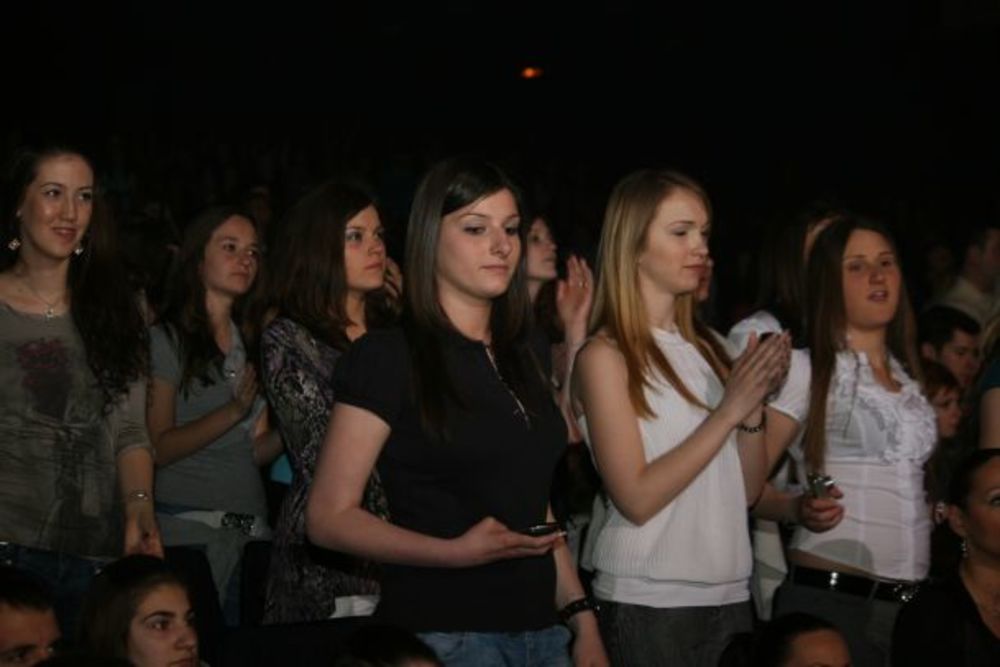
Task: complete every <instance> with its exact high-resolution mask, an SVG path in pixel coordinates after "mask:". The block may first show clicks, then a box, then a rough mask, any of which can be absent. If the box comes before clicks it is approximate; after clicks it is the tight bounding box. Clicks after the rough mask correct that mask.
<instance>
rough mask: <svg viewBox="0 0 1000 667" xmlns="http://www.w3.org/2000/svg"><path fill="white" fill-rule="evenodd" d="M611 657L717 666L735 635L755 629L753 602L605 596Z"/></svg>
mask: <svg viewBox="0 0 1000 667" xmlns="http://www.w3.org/2000/svg"><path fill="white" fill-rule="evenodd" d="M600 603H601V612H600V614H598V621H599V622H600V624H601V637H602V638H603V639H604V648H605V649H606V650H607V652H608V659H610V660H611V664H612V665H616V666H621V667H660V666H661V665H669V666H670V667H716V666H717V665H718V664H719V658H720V657H721V656H722V652H723V651H724V650H725V648H726V645H727V644H728V643H729V641H730V640H731V639H732V638H733V635H736V634H739V633H741V632H750V631H751V630H752V629H753V616H752V614H751V611H750V603H749V602H739V603H737V604H728V605H723V606H721V607H676V608H659V607H645V606H642V605H636V604H624V603H619V602H608V601H605V600H601V601H600Z"/></svg>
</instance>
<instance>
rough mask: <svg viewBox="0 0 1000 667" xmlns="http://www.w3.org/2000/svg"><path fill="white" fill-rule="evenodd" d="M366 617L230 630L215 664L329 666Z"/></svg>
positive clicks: (235, 666)
mask: <svg viewBox="0 0 1000 667" xmlns="http://www.w3.org/2000/svg"><path fill="white" fill-rule="evenodd" d="M370 622H371V619H370V618H366V617H360V618H344V619H336V620H332V621H316V622H313V623H296V624H293V625H262V626H259V627H242V628H235V629H232V630H230V631H229V632H228V633H227V634H226V637H225V639H224V640H223V643H222V650H221V652H220V655H219V659H218V660H217V661H216V662H213V663H212V664H213V665H214V666H215V667H270V666H271V665H276V666H282V667H283V666H285V665H295V667H312V666H313V665H316V666H317V667H318V666H320V665H322V666H323V667H330V665H332V664H333V661H334V659H335V658H336V657H337V656H338V655H339V654H340V653H341V652H343V647H344V644H345V641H346V640H347V638H348V637H350V636H351V634H353V633H354V631H355V630H357V629H358V628H359V627H361V626H362V625H364V624H366V623H370Z"/></svg>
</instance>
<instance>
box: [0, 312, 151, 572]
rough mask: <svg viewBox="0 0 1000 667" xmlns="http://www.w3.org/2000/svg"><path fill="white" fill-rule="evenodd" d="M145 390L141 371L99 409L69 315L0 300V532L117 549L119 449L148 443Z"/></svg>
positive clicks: (79, 550)
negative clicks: (109, 405)
mask: <svg viewBox="0 0 1000 667" xmlns="http://www.w3.org/2000/svg"><path fill="white" fill-rule="evenodd" d="M145 396H146V384H145V380H144V379H143V380H140V381H137V382H135V383H133V384H132V385H131V386H130V391H129V394H128V395H127V396H124V397H122V399H121V400H120V401H119V402H118V403H117V404H116V405H115V406H114V408H113V409H112V411H111V412H110V414H108V415H105V414H103V411H102V398H101V392H100V390H99V389H98V387H97V383H96V380H95V378H94V375H93V373H92V372H91V371H90V367H89V366H88V365H87V357H86V353H85V351H84V347H83V341H82V340H81V339H80V336H79V334H78V333H77V330H76V327H75V326H74V325H73V321H72V319H71V317H70V316H69V315H61V316H58V317H53V318H46V317H44V316H42V315H32V314H27V313H21V312H18V311H16V310H14V309H12V308H11V307H10V306H8V305H7V304H5V303H3V302H0V541H6V542H13V543H17V544H21V545H24V546H29V547H35V548H40V549H49V550H53V551H61V552H64V553H69V554H73V555H77V556H92V557H114V556H118V555H120V554H121V552H122V533H121V528H122V521H121V517H122V507H121V500H120V493H119V489H118V483H117V481H116V480H117V472H118V471H117V461H116V457H117V455H118V454H120V453H121V452H123V451H125V450H129V449H132V448H135V447H143V448H147V449H148V448H149V438H148V436H147V434H146V424H145Z"/></svg>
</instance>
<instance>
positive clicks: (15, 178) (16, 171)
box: [0, 146, 149, 413]
mask: <svg viewBox="0 0 1000 667" xmlns="http://www.w3.org/2000/svg"><path fill="white" fill-rule="evenodd" d="M61 156H73V157H78V158H80V159H82V160H83V161H84V162H86V163H87V165H88V166H89V167H90V168H91V171H96V170H94V168H93V164H92V163H91V162H90V160H89V159H88V158H87V157H86V156H85V155H83V154H82V153H80V152H79V151H77V150H74V149H72V148H67V147H63V146H50V147H46V148H42V149H37V150H36V149H29V148H25V149H21V150H19V151H18V152H17V153H15V155H14V157H13V159H12V160H11V162H10V166H9V168H8V172H7V179H6V183H5V192H4V197H3V199H4V201H3V216H4V220H3V228H2V230H0V271H6V270H8V269H9V268H10V267H12V266H13V265H14V264H15V262H16V261H17V251H16V250H14V251H12V250H10V248H9V247H8V244H9V243H10V241H11V240H12V239H15V238H18V237H19V236H20V222H19V220H18V219H17V211H18V209H19V208H20V207H21V205H22V203H23V202H24V196H25V194H26V192H27V189H28V186H29V185H30V184H31V183H32V182H33V181H34V180H35V178H36V177H37V176H38V170H39V167H40V166H41V164H42V163H43V162H45V161H46V160H50V159H53V158H57V157H61ZM98 185H99V184H98V183H97V182H96V173H95V183H94V198H93V208H92V211H91V217H90V225H89V226H88V228H87V233H86V236H85V237H84V239H83V242H82V247H83V252H82V253H81V254H80V255H79V256H76V255H74V256H73V257H72V258H71V259H70V265H69V275H68V277H67V287H68V289H69V291H70V297H71V298H70V316H71V317H72V319H73V325H74V326H75V327H76V330H77V332H78V333H79V334H80V338H81V340H82V341H83V348H84V351H85V353H86V355H87V365H88V366H89V367H90V370H91V372H92V373H93V374H94V377H95V378H96V379H97V385H98V388H99V389H100V391H101V395H102V398H103V407H104V412H105V413H107V412H109V411H110V410H111V408H112V406H113V404H114V403H115V402H116V401H117V400H119V399H120V398H121V397H122V396H124V395H125V393H126V392H127V391H128V385H129V383H131V382H134V381H136V380H138V379H140V378H143V377H145V376H146V374H147V372H148V366H149V339H148V334H147V332H146V324H145V321H144V320H143V317H142V312H141V310H140V309H139V302H138V298H137V295H136V294H134V293H133V292H132V291H131V289H130V287H129V281H128V280H127V276H126V272H125V268H124V265H123V264H122V262H121V257H120V255H119V252H118V244H117V234H116V229H115V225H114V224H113V222H112V219H111V216H110V214H109V212H108V208H107V206H106V204H105V202H104V198H103V196H102V194H101V190H100V188H99V187H98Z"/></svg>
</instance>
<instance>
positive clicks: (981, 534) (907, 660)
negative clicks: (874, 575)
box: [892, 449, 1000, 667]
mask: <svg viewBox="0 0 1000 667" xmlns="http://www.w3.org/2000/svg"><path fill="white" fill-rule="evenodd" d="M948 523H949V524H950V525H951V528H952V530H954V531H955V533H957V534H958V536H959V537H960V538H962V555H963V557H962V559H961V562H960V563H959V566H958V569H957V571H956V572H953V573H951V574H950V576H947V577H945V578H944V579H943V580H942V581H939V582H935V583H934V584H933V585H931V586H928V587H925V588H922V589H921V590H920V593H918V594H917V597H916V598H914V599H913V601H912V602H910V603H909V604H907V605H904V606H903V608H902V610H900V612H899V616H898V618H897V619H896V628H895V631H894V632H893V637H892V664H893V665H895V666H902V665H907V666H908V665H949V666H953V667H980V666H981V667H986V666H987V665H990V666H995V665H1000V450H998V449H981V450H978V451H975V452H973V453H972V454H971V455H969V456H968V457H966V458H965V459H964V460H963V461H962V462H961V463H959V464H958V466H957V468H956V469H955V471H954V472H953V473H952V476H951V480H950V482H949V484H948Z"/></svg>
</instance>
